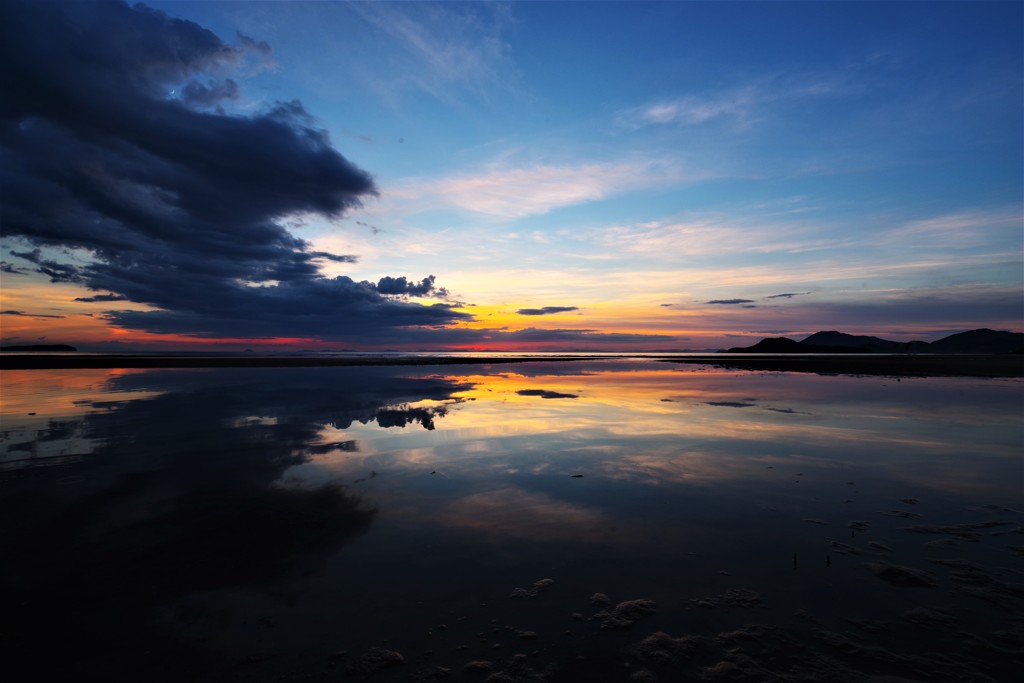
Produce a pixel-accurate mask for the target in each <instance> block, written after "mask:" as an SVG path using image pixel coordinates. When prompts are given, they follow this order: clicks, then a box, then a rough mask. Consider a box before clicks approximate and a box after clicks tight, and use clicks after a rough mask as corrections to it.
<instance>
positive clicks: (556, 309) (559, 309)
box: [516, 306, 580, 315]
mask: <svg viewBox="0 0 1024 683" xmlns="http://www.w3.org/2000/svg"><path fill="white" fill-rule="evenodd" d="M578 310H580V309H579V308H578V307H576V306H544V307H543V308H520V309H519V310H518V311H516V313H518V314H519V315H551V314H553V313H567V312H569V311H578Z"/></svg>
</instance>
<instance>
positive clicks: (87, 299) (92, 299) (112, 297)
mask: <svg viewBox="0 0 1024 683" xmlns="http://www.w3.org/2000/svg"><path fill="white" fill-rule="evenodd" d="M127 298H128V297H124V296H121V295H120V294H97V295H96V296H80V297H76V298H75V301H81V302H84V303H87V304H94V303H101V302H104V301H125V300H127Z"/></svg>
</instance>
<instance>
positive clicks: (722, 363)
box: [0, 354, 1024, 377]
mask: <svg viewBox="0 0 1024 683" xmlns="http://www.w3.org/2000/svg"><path fill="white" fill-rule="evenodd" d="M616 357H617V358H638V357H639V356H633V355H630V354H622V355H621V356H616ZM600 358H608V356H593V355H587V354H578V355H574V354H567V355H564V356H530V357H526V356H516V357H510V356H498V355H496V356H465V357H460V356H444V357H431V356H362V357H356V358H352V357H342V358H339V357H332V356H263V355H238V356H166V355H152V354H146V355H142V354H140V355H120V354H117V355H115V354H110V355H106V354H97V355H76V354H0V369H4V370H43V369H47V370H53V369H83V368H259V367H266V368H300V367H344V366H388V365H390V366H402V365H409V366H413V365H493V364H497V363H526V362H530V363H536V362H544V363H553V362H566V361H581V360H597V359H600ZM647 358H656V359H657V360H661V361H664V362H668V363H689V364H697V365H713V366H715V367H721V368H732V369H742V370H762V371H774V372H813V373H818V374H827V375H884V376H893V377H1024V355H1019V354H1004V355H981V354H978V355H968V354H960V355H914V356H909V355H908V356H897V355H876V356H869V355H864V356H860V355H857V356H850V355H841V356H822V355H806V356H804V355H782V354H780V355H756V356H755V355H750V356H745V355H730V354H707V355H700V356H647Z"/></svg>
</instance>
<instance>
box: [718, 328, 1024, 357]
mask: <svg viewBox="0 0 1024 683" xmlns="http://www.w3.org/2000/svg"><path fill="white" fill-rule="evenodd" d="M726 353H1024V334H1021V333H1019V332H1005V331H998V330H989V329H981V330H971V331H970V332H959V333H957V334H951V335H950V336H948V337H943V338H942V339H939V340H938V341H934V342H931V343H930V344H929V343H928V342H924V341H911V342H897V341H891V340H889V339H882V338H880V337H867V336H858V335H854V334H845V333H843V332H836V331H835V330H830V331H827V332H815V333H814V334H812V335H811V336H809V337H806V338H805V339H802V340H800V341H795V340H793V339H789V338H788V337H769V338H767V339H762V340H761V341H759V342H758V343H756V344H754V345H753V346H747V347H736V348H732V349H729V350H728V351H727V352H726Z"/></svg>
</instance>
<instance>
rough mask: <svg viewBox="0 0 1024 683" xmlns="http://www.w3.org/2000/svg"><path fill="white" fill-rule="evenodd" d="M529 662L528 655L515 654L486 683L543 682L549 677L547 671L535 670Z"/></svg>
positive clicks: (486, 679) (485, 680)
mask: <svg viewBox="0 0 1024 683" xmlns="http://www.w3.org/2000/svg"><path fill="white" fill-rule="evenodd" d="M527 662H528V658H527V656H526V655H523V654H518V655H513V656H512V659H511V660H510V661H509V663H508V664H507V665H506V666H505V668H504V669H502V670H501V671H495V672H494V673H492V674H491V675H490V676H488V677H487V678H485V679H484V683H542V682H543V681H546V680H547V679H548V676H547V674H546V673H544V672H541V671H536V670H534V669H533V668H531V667H530V666H529V665H528V663H527ZM463 670H465V669H463Z"/></svg>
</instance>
